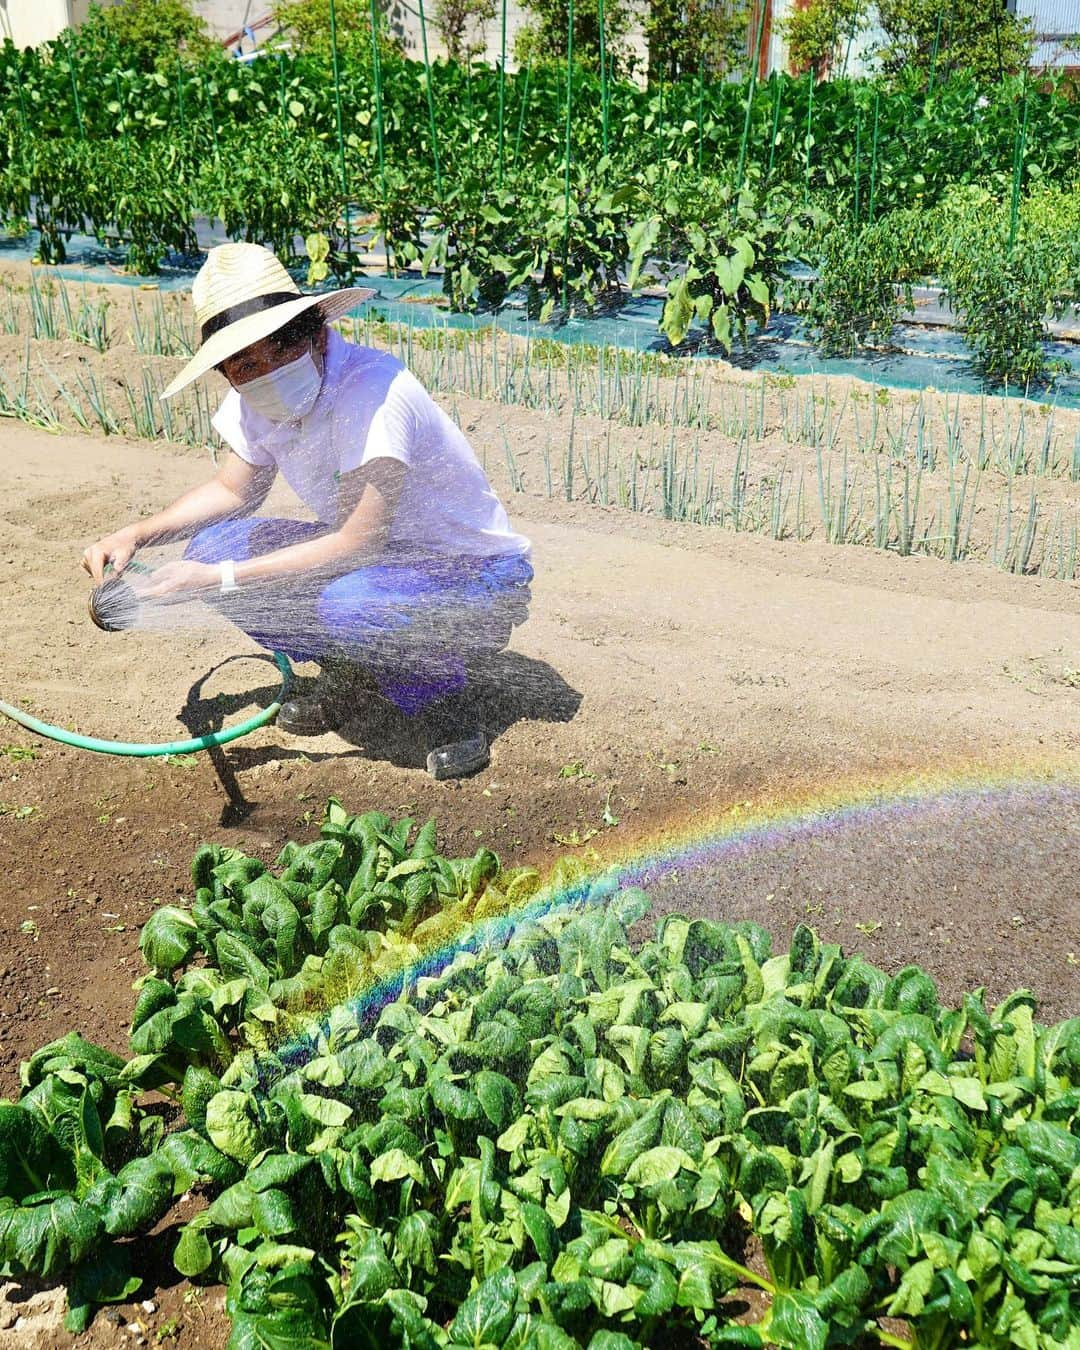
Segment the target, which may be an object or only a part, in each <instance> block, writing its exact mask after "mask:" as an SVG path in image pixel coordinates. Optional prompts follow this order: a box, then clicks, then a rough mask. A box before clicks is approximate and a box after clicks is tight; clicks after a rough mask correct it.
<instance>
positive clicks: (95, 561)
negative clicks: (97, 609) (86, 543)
mask: <svg viewBox="0 0 1080 1350" xmlns="http://www.w3.org/2000/svg"><path fill="white" fill-rule="evenodd" d="M138 547H139V536H138V532H137V531H136V529H135V527H134V525H126V526H125V527H124V528H123V529H122V530H117V531H116V533H115V534H107V535H106V536H105V538H104V539H99V540H98V541H97V543H96V544H91V545H90V547H89V548H88V549H87V550H86V552H85V553H84V554H83V556H82V569H83V571H84V572H89V573H90V575H91V577H92V578H93V581H94V585H95V586H100V585H101V583H102V580H103V579H104V576H105V564H106V563H112V568H113V571H114V572H116V573H117V575H119V574H120V573H121V572H122V571H123V570H124V568H125V567H126V566H127V565H128V563H129V562H130V561H131V559H132V557H133V555H134V553H135V550H136V549H137V548H138Z"/></svg>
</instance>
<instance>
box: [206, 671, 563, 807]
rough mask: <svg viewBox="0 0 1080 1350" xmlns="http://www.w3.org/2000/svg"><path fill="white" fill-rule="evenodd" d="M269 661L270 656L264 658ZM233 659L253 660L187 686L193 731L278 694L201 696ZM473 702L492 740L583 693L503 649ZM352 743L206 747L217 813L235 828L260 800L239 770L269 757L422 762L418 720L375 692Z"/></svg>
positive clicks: (405, 765)
mask: <svg viewBox="0 0 1080 1350" xmlns="http://www.w3.org/2000/svg"><path fill="white" fill-rule="evenodd" d="M265 659H266V661H267V662H268V663H269V662H270V660H271V658H270V657H269V656H267V657H266V658H265ZM235 660H245V661H248V660H251V657H250V656H249V655H244V656H230V657H227V658H226V659H225V660H224V661H222V662H219V663H218V664H217V665H215V666H212V667H211V668H210V669H209V670H207V671H206V672H205V674H203V675H201V676H200V677H199V679H197V680H196V681H195V683H194V684H193V685H192V686H191V688H190V689H189V690H188V695H187V699H186V701H185V703H184V706H183V708H182V709H181V711H180V714H179V716H180V721H181V722H182V723H183V724H184V726H185V727H186V728H187V729H188V732H189V733H190V734H191V735H192V736H203V735H205V734H206V733H207V732H211V731H220V730H221V729H222V727H223V726H225V725H226V724H227V723H229V722H230V721H231V720H232V719H233V718H234V717H236V716H237V715H239V713H240V712H241V711H242V710H244V709H247V708H250V706H251V704H252V703H257V704H261V705H263V706H266V704H268V703H271V702H273V700H274V699H276V698H277V697H278V696H279V692H280V685H278V684H276V683H275V684H268V685H263V686H261V687H260V688H258V689H252V690H247V691H245V692H244V693H240V694H215V695H214V696H213V697H207V696H205V695H204V693H203V690H204V688H205V686H206V683H207V681H208V680H210V678H211V677H212V676H213V675H215V674H216V673H217V672H218V671H219V670H221V669H222V667H223V666H225V665H228V664H229V662H231V661H235ZM470 691H471V694H472V699H471V707H472V710H473V711H474V712H475V722H476V725H477V726H479V727H482V728H483V729H484V731H485V732H486V733H487V737H488V741H489V742H494V741H495V740H497V739H498V738H499V737H500V736H501V735H502V734H503V733H504V732H505V731H507V730H508V729H509V728H510V727H512V726H513V725H514V724H515V723H516V722H520V721H523V720H529V721H534V722H569V721H571V720H572V719H573V718H574V716H575V715H576V713H577V710H578V708H579V707H580V706H581V694H580V693H579V692H578V691H577V690H576V689H574V688H572V687H571V686H570V685H569V684H568V683H567V682H566V680H564V679H563V677H562V676H561V675H560V674H559V673H558V671H556V670H555V669H554V668H553V667H552V666H550V665H548V664H547V662H546V661H536V660H534V659H533V658H532V657H528V656H523V655H521V653H520V652H513V651H504V652H500V653H498V655H496V656H493V657H491V658H490V659H489V660H488V662H487V663H486V665H485V668H484V674H483V676H482V677H481V678H478V679H476V680H475V681H474V683H473V684H472V685H471V686H470ZM337 734H338V735H339V736H340V737H341V738H342V739H343V740H345V741H347V742H348V743H349V744H350V745H352V746H353V747H355V748H354V749H352V750H344V751H342V750H328V751H318V750H307V749H303V750H301V749H292V748H282V747H280V746H276V745H271V746H262V747H260V748H258V749H249V748H247V747H241V746H240V745H230V746H229V747H228V748H225V747H221V746H214V747H211V748H210V749H209V750H208V751H207V752H206V753H207V754H208V756H209V758H210V762H211V763H212V764H213V766H214V770H215V772H216V773H217V776H218V778H219V780H220V782H221V785H222V787H223V788H224V789H225V794H226V796H227V798H228V800H227V802H226V804H225V806H224V808H223V809H222V813H221V824H222V825H225V826H235V825H238V824H240V823H241V822H242V821H244V820H245V819H247V817H248V816H249V815H250V814H251V812H252V811H253V810H254V809H255V807H256V805H257V803H256V802H253V801H250V800H249V799H248V798H246V797H245V796H244V793H243V790H242V789H241V786H240V783H239V781H238V779H237V773H239V772H241V771H243V770H245V769H251V768H254V767H255V766H256V765H259V764H266V763H269V762H270V761H271V760H287V759H306V760H309V761H311V762H313V763H320V762H321V761H323V760H329V759H333V760H343V759H367V760H382V761H384V762H386V763H389V764H393V765H394V766H395V767H397V768H401V769H419V768H423V767H424V762H425V757H426V754H427V749H428V748H430V747H425V746H422V745H421V744H420V741H419V739H418V737H417V734H416V728H415V725H413V724H411V722H410V719H409V718H407V717H406V716H405V715H404V714H403V713H401V712H400V711H399V710H398V709H397V708H395V707H394V706H393V704H391V703H389V702H387V700H385V699H382V698H380V697H378V696H377V695H374V696H372V697H371V701H370V703H368V704H367V705H366V706H365V707H364V708H362V709H361V710H360V711H359V713H358V715H357V716H356V717H355V718H353V719H351V720H350V721H349V722H347V723H345V724H344V725H343V726H342V727H341V728H340V730H339V732H338V733H337Z"/></svg>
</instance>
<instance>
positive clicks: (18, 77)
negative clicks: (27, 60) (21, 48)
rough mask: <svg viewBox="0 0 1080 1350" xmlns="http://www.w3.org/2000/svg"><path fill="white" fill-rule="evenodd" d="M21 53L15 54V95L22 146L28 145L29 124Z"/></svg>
mask: <svg viewBox="0 0 1080 1350" xmlns="http://www.w3.org/2000/svg"><path fill="white" fill-rule="evenodd" d="M21 58H22V53H21V52H16V53H15V93H16V95H17V97H18V100H19V122H20V124H21V125H22V130H23V145H24V146H29V144H30V122H29V119H28V118H27V116H26V97H25V95H24V94H23V83H22V59H21Z"/></svg>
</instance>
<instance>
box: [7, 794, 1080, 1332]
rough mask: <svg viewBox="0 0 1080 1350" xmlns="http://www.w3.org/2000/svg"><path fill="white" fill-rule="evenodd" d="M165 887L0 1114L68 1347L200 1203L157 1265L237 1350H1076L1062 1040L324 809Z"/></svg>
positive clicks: (18, 1207) (22, 1261)
mask: <svg viewBox="0 0 1080 1350" xmlns="http://www.w3.org/2000/svg"><path fill="white" fill-rule="evenodd" d="M192 870H193V880H194V882H195V885H196V899H195V901H194V903H193V905H192V907H191V909H190V911H189V910H186V909H183V908H181V907H166V908H164V909H162V910H159V911H157V912H156V913H155V915H154V916H153V918H152V919H151V921H150V923H148V924H147V926H146V928H145V929H144V932H143V937H142V948H143V952H144V955H145V957H146V959H147V961H148V964H149V965H150V966H151V967H152V971H153V973H152V974H150V975H148V976H147V977H146V979H144V981H143V982H142V986H141V989H140V992H139V995H138V1000H137V1003H136V1007H135V1013H134V1016H133V1031H132V1046H131V1049H132V1057H131V1058H130V1059H128V1060H124V1059H122V1058H121V1057H119V1056H116V1055H112V1054H110V1053H109V1052H107V1051H103V1050H100V1049H99V1048H97V1047H94V1046H91V1045H88V1044H87V1043H86V1042H84V1041H81V1040H80V1039H79V1038H78V1037H74V1036H69V1037H67V1038H64V1039H63V1040H61V1041H58V1042H54V1043H52V1044H51V1045H49V1046H47V1047H45V1048H44V1049H43V1050H41V1051H39V1052H38V1053H37V1054H36V1055H34V1056H33V1057H32V1058H31V1060H30V1061H29V1062H28V1063H27V1064H26V1065H24V1066H23V1069H22V1088H23V1090H22V1094H21V1096H20V1099H19V1101H18V1102H17V1103H4V1104H2V1105H0V1139H2V1143H3V1146H2V1147H0V1197H2V1199H0V1270H3V1271H4V1272H7V1273H14V1274H17V1273H20V1272H22V1271H26V1270H33V1271H37V1272H39V1273H42V1274H47V1275H51V1276H58V1275H59V1276H62V1277H63V1278H64V1279H65V1280H66V1281H67V1283H68V1287H69V1304H70V1312H69V1325H70V1326H72V1327H73V1328H75V1329H78V1328H81V1327H84V1326H85V1325H86V1324H87V1322H88V1321H89V1319H90V1317H91V1316H92V1314H93V1308H94V1306H95V1305H96V1304H98V1303H102V1302H107V1301H110V1300H113V1299H124V1298H127V1297H129V1296H130V1295H131V1293H132V1292H133V1291H134V1289H135V1287H136V1281H137V1273H132V1270H131V1267H130V1266H129V1265H128V1264H127V1263H128V1262H129V1261H130V1259H131V1253H132V1250H133V1247H132V1244H131V1243H130V1242H124V1241H123V1239H124V1238H125V1237H126V1236H128V1235H130V1234H133V1233H137V1232H141V1231H145V1230H146V1228H147V1227H149V1226H150V1225H151V1224H152V1223H154V1222H156V1221H157V1220H159V1219H160V1217H161V1216H162V1215H163V1214H164V1213H165V1212H166V1211H167V1210H168V1208H169V1206H170V1204H171V1202H172V1198H173V1197H174V1196H175V1195H178V1194H180V1193H181V1192H182V1191H183V1190H185V1189H187V1188H188V1187H190V1186H192V1185H196V1184H198V1185H200V1186H201V1187H202V1188H203V1189H204V1190H208V1191H209V1192H210V1196H211V1200H210V1204H209V1206H208V1208H206V1209H205V1210H204V1211H202V1212H201V1213H199V1214H198V1215H197V1216H196V1217H195V1218H194V1219H192V1220H191V1221H190V1222H189V1223H188V1224H187V1225H186V1226H185V1227H184V1228H183V1230H182V1231H181V1233H180V1235H179V1239H178V1241H177V1244H176V1248H175V1255H174V1259H175V1263H176V1266H177V1268H178V1270H179V1271H180V1272H181V1273H182V1274H184V1275H186V1276H188V1277H189V1278H191V1279H193V1280H200V1281H221V1282H223V1283H225V1284H226V1285H227V1297H226V1306H227V1308H228V1311H229V1315H230V1317H231V1318H232V1321H233V1336H232V1341H231V1344H233V1345H235V1346H246V1345H253V1344H261V1345H274V1344H288V1345H303V1346H307V1347H309V1348H310V1350H315V1348H316V1347H326V1346H329V1345H330V1344H331V1343H333V1344H336V1345H341V1344H350V1345H351V1344H358V1345H367V1344H379V1343H382V1344H394V1345H397V1344H412V1345H416V1346H425V1347H464V1346H467V1345H471V1346H480V1345H500V1346H509V1347H535V1348H536V1350H550V1348H551V1347H556V1348H557V1350H563V1347H565V1348H566V1350H569V1347H572V1346H574V1345H585V1346H588V1347H591V1348H592V1350H612V1348H613V1347H630V1348H631V1350H634V1347H640V1346H649V1345H655V1344H658V1343H659V1342H660V1340H661V1339H663V1342H664V1343H665V1344H670V1345H679V1344H683V1343H686V1344H691V1343H693V1344H706V1345H712V1346H725V1345H728V1346H730V1345H742V1346H765V1345H775V1346H781V1347H788V1350H806V1347H811V1348H812V1350H825V1347H828V1346H833V1345H835V1346H839V1345H852V1344H860V1343H864V1344H865V1343H874V1342H875V1341H876V1342H879V1343H882V1344H887V1345H890V1346H898V1347H908V1346H910V1347H914V1346H915V1345H918V1346H944V1345H947V1344H954V1343H958V1341H959V1340H963V1341H965V1342H967V1341H970V1342H971V1343H973V1344H974V1343H977V1344H979V1345H981V1346H985V1347H987V1350H1005V1347H1007V1346H1015V1345H1031V1346H1034V1347H1036V1350H1041V1348H1042V1347H1046V1350H1051V1347H1054V1346H1071V1345H1072V1344H1073V1343H1074V1341H1075V1339H1076V1336H1077V1334H1078V1329H1080V1309H1078V1308H1077V1306H1076V1301H1075V1280H1076V1275H1077V1273H1078V1272H1080V1248H1078V1247H1077V1243H1076V1228H1075V1217H1076V1213H1077V1206H1078V1204H1080V1190H1078V1187H1080V1139H1078V1137H1077V1134H1076V1126H1077V1109H1078V1102H1080V1019H1073V1020H1072V1021H1069V1022H1064V1023H1061V1024H1060V1025H1058V1026H1055V1027H1042V1026H1040V1025H1039V1024H1038V1023H1037V1022H1036V1020H1035V1017H1034V1003H1033V1000H1032V999H1031V997H1030V995H1028V994H1026V993H1018V994H1014V995H1012V996H1010V997H1009V998H1007V999H1006V1000H1004V1001H1003V1002H1002V1003H1000V1004H999V1005H998V1006H996V1007H994V1008H988V1007H987V1006H986V1003H985V1001H984V998H983V995H982V992H981V991H976V992H975V993H974V994H972V995H969V996H968V997H967V998H966V999H965V1000H964V1002H963V1005H962V1007H961V1008H959V1009H956V1010H947V1009H944V1008H942V1007H941V1005H940V1003H939V1000H938V996H937V991H936V989H935V987H934V984H933V982H932V981H931V980H930V979H929V977H928V976H927V975H926V974H925V973H924V972H923V971H921V970H919V969H917V968H915V967H907V968H905V969H903V970H901V971H898V972H897V973H895V974H893V975H887V974H885V973H884V972H882V971H881V970H878V969H877V968H875V967H874V966H872V965H870V964H869V963H868V962H867V961H866V960H865V959H863V958H862V957H860V956H855V957H851V958H845V957H844V956H843V954H842V952H841V951H840V949H839V947H837V946H835V945H832V944H826V943H822V942H821V941H820V940H819V939H818V938H817V937H816V936H815V935H814V933H813V932H812V931H811V930H810V929H808V928H804V927H801V926H800V927H799V928H798V929H796V931H795V934H794V936H793V938H792V943H791V948H790V951H789V952H787V953H785V954H782V955H773V954H772V953H771V949H770V942H769V938H768V935H767V934H766V933H765V932H764V931H763V930H762V929H760V928H758V927H757V926H756V925H754V924H749V923H741V924H733V925H728V924H718V923H712V922H709V921H705V920H691V919H688V918H686V917H685V916H682V915H677V914H671V915H668V916H666V917H665V918H663V919H662V920H660V922H659V923H658V924H649V925H647V926H646V931H645V935H644V940H643V941H642V942H641V943H640V944H639V945H637V946H635V945H632V944H631V942H630V940H629V935H628V930H629V929H630V928H631V926H639V925H642V923H643V921H644V920H645V918H646V915H647V913H648V908H649V902H648V899H647V897H645V896H644V895H643V894H642V893H641V892H639V891H634V890H623V891H619V890H616V889H615V888H614V886H612V885H611V884H609V883H608V882H607V881H606V880H605V879H599V880H597V881H594V882H589V881H587V880H586V879H585V878H584V876H583V874H582V871H581V869H580V867H578V868H575V867H574V866H573V865H572V864H570V863H567V862H564V863H562V864H560V868H559V869H557V871H556V873H555V875H553V876H552V877H551V878H550V879H549V880H548V882H547V884H546V886H545V887H543V888H541V887H540V882H539V878H538V877H537V876H536V875H535V874H534V873H527V872H523V871H518V872H514V873H506V872H503V871H502V870H501V869H500V867H499V864H498V860H497V859H496V858H495V857H494V855H492V854H490V853H487V852H485V851H483V850H481V851H480V852H479V853H477V854H476V855H475V857H474V858H472V859H467V860H461V861H457V862H451V861H448V860H446V859H444V858H441V857H440V856H439V855H438V854H437V853H436V851H435V837H434V829H433V826H432V825H431V824H430V823H429V824H428V825H426V826H424V827H423V828H422V829H421V830H420V831H419V832H418V833H416V834H415V835H414V834H413V830H412V822H411V821H407V820H406V821H401V822H398V823H397V824H394V823H392V822H391V821H389V820H388V819H387V818H386V817H385V816H380V815H378V814H376V813H369V814H367V815H364V816H350V815H349V814H348V813H347V812H345V811H344V810H343V809H342V808H341V806H340V805H339V804H338V803H337V802H335V801H331V803H330V805H329V807H328V809H327V813H326V816H325V818H324V821H323V824H322V828H321V831H320V838H319V839H318V840H316V841H315V842H314V843H311V844H305V845H297V844H290V845H287V846H286V848H285V849H284V850H283V852H282V854H281V856H280V858H279V859H278V862H277V864H276V866H275V867H274V868H267V867H266V866H265V865H264V864H262V863H261V862H259V861H257V860H255V859H251V858H247V857H245V856H244V855H242V854H240V853H238V852H236V851H235V850H231V849H224V848H219V847H216V846H212V847H204V848H202V849H200V850H199V852H198V853H197V854H196V857H195V860H194V864H193V869H192ZM557 897H558V898H559V899H560V903H559V905H558V907H557V908H555V909H554V910H552V909H551V902H552V901H553V900H555V899H556V898H557ZM526 901H529V902H531V904H530V907H526V905H525V902H526ZM425 915H426V917H423V916H425ZM501 915H513V916H514V923H513V925H512V926H505V927H502V928H499V927H497V926H495V927H488V928H483V927H479V928H478V927H474V926H472V925H474V924H475V922H476V921H477V920H479V919H482V918H484V917H487V918H490V919H492V920H493V921H497V920H498V917H499V916H501ZM638 931H640V928H638ZM448 941H449V942H452V943H453V948H452V950H451V951H450V952H449V953H448V956H447V960H446V961H431V962H429V963H428V964H427V965H426V966H425V965H423V964H421V965H419V966H418V965H417V960H418V958H419V957H420V955H421V953H422V952H429V953H430V952H433V951H435V950H437V949H438V948H439V946H440V944H442V943H444V942H448ZM403 960H404V961H407V962H408V963H409V965H410V967H411V969H412V973H411V974H409V975H408V976H407V977H403V976H402V974H401V962H402V961H403ZM380 974H383V975H385V976H386V980H385V982H384V983H383V984H379V983H377V982H373V977H374V978H375V979H376V981H377V977H378V976H379V975H380ZM151 1091H154V1092H157V1093H161V1092H164V1093H165V1094H167V1095H170V1096H172V1097H174V1098H177V1097H178V1098H179V1104H180V1106H181V1107H182V1110H183V1113H184V1116H185V1117H186V1124H185V1125H184V1127H183V1128H179V1129H175V1130H173V1131H172V1132H170V1131H169V1130H168V1129H167V1128H166V1125H165V1124H164V1120H163V1117H162V1115H161V1114H160V1112H157V1111H155V1110H154V1109H153V1107H152V1106H151V1105H150V1104H149V1101H148V1094H149V1093H150V1092H151ZM117 1239H120V1241H117ZM751 1244H754V1245H755V1246H757V1247H758V1249H759V1250H760V1253H761V1257H762V1263H755V1264H754V1265H751V1264H749V1263H748V1260H747V1249H748V1247H749V1246H750V1245H751ZM136 1250H137V1249H136ZM751 1287H756V1289H757V1290H758V1291H759V1292H760V1293H761V1294H763V1295H764V1296H765V1300H764V1306H763V1310H762V1311H760V1312H759V1313H758V1314H757V1315H756V1321H754V1322H752V1323H751V1324H750V1325H746V1324H745V1318H741V1317H739V1311H738V1310H739V1309H740V1308H743V1307H745V1303H744V1302H740V1301H739V1300H738V1297H737V1296H738V1294H739V1293H740V1291H745V1290H746V1289H748V1288H751ZM733 1296H736V1297H735V1298H734V1301H733ZM884 1319H900V1320H901V1321H902V1322H903V1323H906V1325H907V1326H908V1327H909V1328H910V1336H911V1338H912V1339H910V1340H908V1339H907V1338H906V1337H905V1336H904V1335H901V1334H899V1333H898V1332H897V1331H896V1330H894V1329H889V1330H886V1329H885V1327H884V1325H883V1321H884Z"/></svg>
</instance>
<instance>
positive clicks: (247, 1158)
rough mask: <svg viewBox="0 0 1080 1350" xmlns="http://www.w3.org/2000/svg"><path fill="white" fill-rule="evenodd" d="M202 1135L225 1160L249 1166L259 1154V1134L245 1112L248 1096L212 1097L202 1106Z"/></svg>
mask: <svg viewBox="0 0 1080 1350" xmlns="http://www.w3.org/2000/svg"><path fill="white" fill-rule="evenodd" d="M206 1133H207V1134H208V1135H209V1137H210V1142H211V1143H212V1144H213V1145H214V1146H215V1148H219V1149H220V1150H221V1152H222V1153H224V1154H225V1155H226V1157H229V1158H235V1159H236V1161H237V1162H239V1163H244V1164H247V1163H250V1162H251V1161H252V1160H253V1159H254V1157H255V1155H256V1154H257V1153H258V1152H259V1150H260V1144H261V1141H260V1138H259V1131H258V1128H257V1126H256V1124H255V1121H254V1120H253V1119H252V1117H251V1115H250V1114H249V1112H248V1095H247V1093H246V1092H237V1091H235V1090H233V1089H229V1088H226V1089H225V1090H223V1091H221V1092H218V1093H216V1094H215V1095H214V1096H213V1097H211V1098H210V1100H209V1101H208V1102H207V1104H206Z"/></svg>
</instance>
